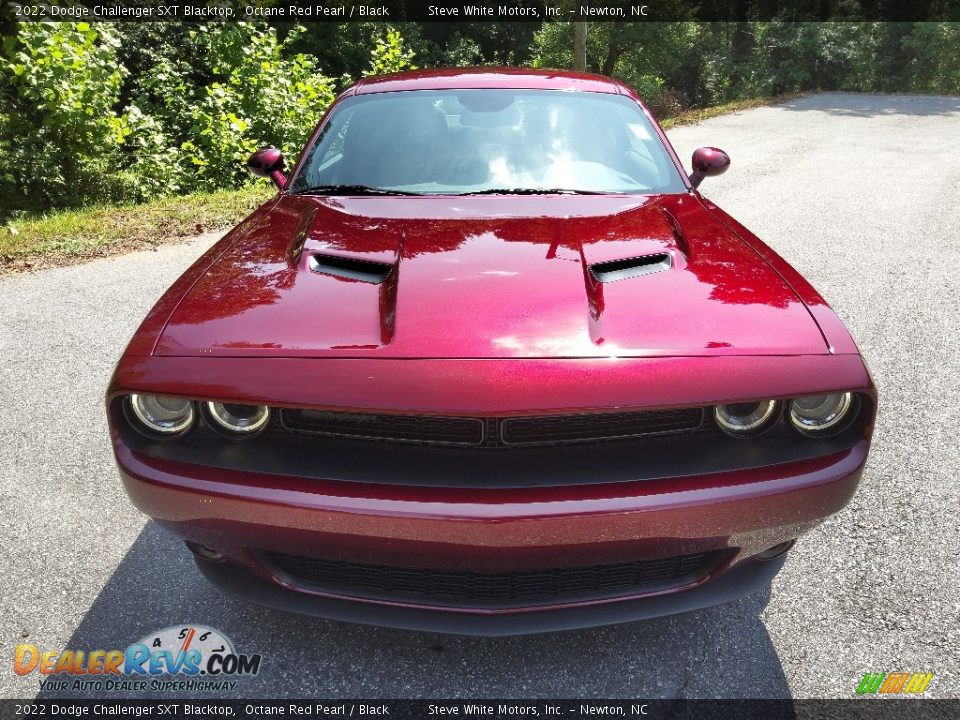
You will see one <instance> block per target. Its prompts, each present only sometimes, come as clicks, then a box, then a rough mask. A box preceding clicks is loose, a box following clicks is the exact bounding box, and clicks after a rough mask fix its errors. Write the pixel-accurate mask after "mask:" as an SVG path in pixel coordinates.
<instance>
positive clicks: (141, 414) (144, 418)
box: [129, 395, 194, 436]
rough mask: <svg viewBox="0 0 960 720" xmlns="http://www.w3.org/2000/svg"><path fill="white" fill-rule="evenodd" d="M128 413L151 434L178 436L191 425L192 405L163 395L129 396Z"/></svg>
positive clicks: (180, 399) (187, 401)
mask: <svg viewBox="0 0 960 720" xmlns="http://www.w3.org/2000/svg"><path fill="white" fill-rule="evenodd" d="M129 403H130V411H131V412H132V413H133V416H134V417H135V418H136V419H137V420H139V421H140V424H141V425H142V426H143V429H145V430H147V431H148V432H150V433H152V434H159V435H167V436H173V435H180V434H182V433H185V432H186V431H187V430H189V429H190V426H191V425H193V418H194V410H193V403H192V402H190V401H189V400H184V399H183V398H176V397H166V396H164V395H131V396H130V398H129Z"/></svg>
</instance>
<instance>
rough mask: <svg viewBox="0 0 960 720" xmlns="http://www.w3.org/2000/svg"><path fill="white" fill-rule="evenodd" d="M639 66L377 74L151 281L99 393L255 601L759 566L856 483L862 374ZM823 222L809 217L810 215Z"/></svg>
mask: <svg viewBox="0 0 960 720" xmlns="http://www.w3.org/2000/svg"><path fill="white" fill-rule="evenodd" d="M729 162H730V161H729V159H728V158H727V156H726V155H725V154H724V153H723V152H722V151H720V150H717V149H715V148H701V149H700V150H697V151H696V153H694V157H693V173H692V174H691V175H689V176H687V174H686V173H685V172H684V171H683V166H682V165H681V163H680V161H679V160H678V158H677V156H676V154H675V153H674V151H673V149H672V148H671V146H670V144H669V142H668V141H667V139H666V136H665V135H664V133H663V130H662V129H661V127H660V126H659V125H658V124H657V122H656V121H655V120H654V119H653V117H652V116H651V115H650V113H649V112H648V110H647V109H646V108H645V107H644V105H643V104H642V102H641V101H640V99H639V98H638V97H637V96H636V94H635V93H634V92H633V91H632V90H631V89H630V88H628V87H625V86H624V85H622V84H620V83H618V82H615V81H613V80H609V79H607V78H603V77H599V76H593V75H584V74H575V73H567V72H553V71H549V72H540V71H531V70H514V71H509V70H496V71H494V70H481V71H464V70H449V71H429V72H412V73H406V74H400V75H391V76H383V77H379V78H371V79H367V80H364V81H362V82H360V83H358V84H356V85H354V86H353V87H351V88H350V89H349V90H347V91H346V92H345V93H344V94H343V95H342V96H341V97H340V98H338V100H337V101H336V102H335V103H334V105H333V106H332V107H331V109H330V110H329V111H328V112H327V114H326V115H325V116H324V117H323V118H322V120H321V121H320V124H319V125H318V126H317V129H316V131H315V132H314V134H313V136H312V137H311V138H310V140H309V141H308V143H307V145H306V148H305V149H304V151H303V152H302V153H301V156H300V158H299V160H298V161H297V163H296V166H295V167H294V168H293V169H292V170H291V171H290V172H289V174H287V173H286V171H285V169H284V164H283V158H282V156H281V154H280V152H279V151H277V150H275V149H266V150H261V151H259V152H257V153H255V154H254V155H253V156H252V157H251V158H250V163H249V166H250V169H251V170H252V171H253V172H254V173H256V174H259V175H263V176H266V177H270V178H272V180H273V181H274V182H275V184H276V185H277V187H278V188H279V192H278V193H277V195H276V196H275V197H274V198H273V199H272V200H270V201H269V202H267V203H266V204H264V205H263V206H262V207H260V208H259V209H257V210H256V211H255V212H254V213H253V214H252V215H250V217H248V218H247V219H246V220H244V221H243V222H242V223H240V225H238V226H237V227H236V228H234V229H233V230H232V231H230V232H229V233H228V234H227V235H226V236H225V237H224V238H223V239H222V240H221V241H220V242H218V243H217V244H216V245H214V246H213V247H212V248H211V249H210V250H209V251H208V252H207V253H206V254H204V255H203V256H202V257H201V258H200V259H199V260H198V261H197V262H196V263H195V264H194V265H193V266H192V267H191V268H190V269H189V270H187V272H186V273H185V274H184V275H183V276H182V277H181V278H180V279H179V280H177V281H176V282H175V283H174V285H173V286H172V287H171V288H170V289H169V290H168V291H167V292H166V294H164V295H163V297H162V298H161V299H160V300H159V302H158V303H157V304H156V306H155V307H154V308H153V309H152V310H151V311H150V313H149V314H148V316H147V318H146V319H145V320H144V322H143V324H142V325H141V327H140V329H139V330H138V331H137V333H136V335H135V336H134V337H133V339H132V340H131V342H130V344H129V346H128V347H127V349H126V351H125V352H124V354H123V357H122V358H121V360H120V362H119V364H118V366H117V369H116V372H115V374H114V377H113V380H112V382H111V385H110V388H109V390H108V395H107V409H108V413H109V418H110V425H111V431H112V438H113V446H114V450H115V453H116V458H117V463H118V465H119V468H120V473H121V476H122V478H123V482H124V484H125V486H126V490H127V492H128V493H129V495H130V497H131V499H132V500H133V502H134V503H135V504H136V506H137V507H138V508H140V509H141V510H142V511H143V512H145V513H146V514H148V515H149V516H151V517H152V518H154V519H155V520H156V521H157V522H158V523H160V524H161V525H163V526H164V527H166V528H169V529H170V530H172V531H173V532H174V533H176V534H177V535H179V536H180V537H182V538H183V539H185V540H186V544H187V546H188V547H189V548H190V550H191V551H192V552H193V554H194V555H195V557H196V560H197V564H198V565H199V567H200V569H201V570H202V572H203V573H204V574H205V575H206V576H207V577H208V578H209V579H210V580H211V581H213V582H214V583H216V584H217V585H219V586H220V587H222V588H224V589H226V590H227V591H230V592H233V593H236V594H238V595H241V596H243V597H246V598H248V599H250V600H252V601H254V602H258V603H262V604H266V605H272V606H276V607H281V608H285V609H288V610H293V611H297V612H302V613H308V614H315V615H320V616H325V617H331V618H338V619H344V620H352V621H358V622H370V623H375V624H382V625H394V626H398V627H407V628H423V629H432V630H440V631H449V632H461V633H475V634H511V633H521V632H535V631H543V630H551V629H559V628H567V627H577V626H588V625H600V624H606V623H614V622H621V621H626V620H631V619H638V618H646V617H654V616H658V615H665V614H669V613H676V612H683V611H687V610H691V609H695V608H699V607H704V606H708V605H712V604H717V603H721V602H725V601H728V600H732V599H735V598H737V597H740V596H742V595H744V594H746V593H750V592H753V591H755V590H758V589H760V588H762V587H764V586H765V585H766V584H767V583H769V581H770V579H771V578H772V577H773V576H774V575H775V574H776V572H777V571H778V570H779V569H780V567H781V566H782V564H783V562H784V557H785V553H786V552H787V551H788V550H789V549H790V547H791V546H792V545H793V543H794V541H795V539H796V538H797V537H798V536H800V535H802V534H803V533H804V532H806V531H808V530H810V529H811V528H812V527H814V526H815V525H817V524H818V523H819V522H821V521H822V520H823V519H824V518H825V517H827V516H828V515H830V514H831V513H834V512H836V511H837V510H839V509H840V508H841V507H843V505H844V504H845V503H846V502H847V501H848V499H849V498H850V496H851V495H852V493H853V492H854V490H855V488H856V486H857V482H858V480H859V478H860V475H861V473H862V471H863V467H864V463H865V461H866V458H867V452H868V449H869V444H870V435H871V431H872V428H873V420H874V416H875V409H876V393H875V390H874V387H873V383H872V381H871V378H870V375H869V373H868V371H867V369H866V367H865V365H864V362H863V359H862V358H861V356H860V353H859V351H858V350H857V347H856V345H855V344H854V342H853V340H852V339H851V337H850V335H849V333H848V332H847V330H846V329H845V328H844V326H843V324H842V323H841V322H840V320H839V319H838V318H837V316H836V315H835V314H834V313H833V311H832V310H831V309H830V308H829V307H828V305H827V304H826V302H824V300H823V298H821V297H820V295H818V294H817V292H816V291H815V290H814V289H813V288H812V287H811V286H810V284H809V283H807V282H806V281H805V280H804V279H803V278H802V277H801V276H800V275H799V274H798V273H797V272H796V271H795V270H794V269H793V268H791V267H790V266H789V265H788V264H787V263H786V262H785V261H784V260H783V259H781V258H780V257H779V256H777V254H776V253H774V252H773V251H772V250H771V249H770V248H769V247H767V246H766V245H765V244H764V243H762V242H761V241H760V240H759V239H757V238H756V237H755V236H754V235H752V234H751V233H750V232H749V231H748V230H747V229H746V228H744V227H743V226H742V225H740V224H739V223H738V222H737V221H736V220H734V219H733V218H731V217H730V216H729V215H727V214H726V213H724V212H723V211H722V210H721V209H720V208H718V207H717V206H716V205H714V204H713V203H711V202H710V201H709V200H707V199H705V198H704V197H702V196H701V195H700V194H699V193H698V192H697V189H696V188H697V186H698V185H699V183H700V182H701V181H702V180H703V179H704V177H706V176H710V175H716V174H719V173H721V172H723V171H724V170H726V168H727V166H728V164H729ZM811 240H812V241H813V239H811Z"/></svg>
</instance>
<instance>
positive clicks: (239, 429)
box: [127, 395, 270, 438]
mask: <svg viewBox="0 0 960 720" xmlns="http://www.w3.org/2000/svg"><path fill="white" fill-rule="evenodd" d="M127 407H128V408H129V411H130V412H129V415H130V419H131V424H133V425H134V427H136V428H137V429H138V430H140V431H141V432H143V433H145V434H147V435H149V436H151V437H177V436H179V435H183V434H185V433H187V432H189V431H190V429H191V428H192V427H193V426H194V424H195V423H196V421H197V416H198V415H203V418H204V420H205V421H206V423H207V425H209V426H210V427H211V428H213V429H214V430H215V431H216V432H218V433H220V434H221V435H225V436H227V437H231V438H240V437H252V436H254V435H256V434H257V433H259V432H260V431H261V430H263V429H264V428H265V427H266V426H267V424H268V423H269V422H270V408H268V407H267V406H266V405H245V404H242V403H222V402H200V403H194V402H192V401H190V400H184V399H183V398H177V397H167V396H164V395H130V396H129V397H128V398H127Z"/></svg>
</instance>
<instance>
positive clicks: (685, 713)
mask: <svg viewBox="0 0 960 720" xmlns="http://www.w3.org/2000/svg"><path fill="white" fill-rule="evenodd" d="M38 717H40V718H158V717H163V718H193V719H194V720H201V719H202V720H210V719H211V718H231V719H239V720H247V719H248V718H278V717H279V718H290V717H300V718H356V719H358V720H372V719H374V718H404V719H406V718H416V719H417V720H430V719H431V718H436V719H438V720H448V719H450V718H453V719H454V720H462V719H463V718H474V719H476V718H480V719H488V720H504V719H507V720H518V719H519V718H527V719H529V718H537V719H538V720H540V719H543V718H547V720H550V719H551V718H565V719H567V720H584V719H586V718H590V719H591V720H593V719H595V718H598V717H619V718H635V719H636V720H644V719H646V718H649V719H650V720H657V719H658V718H664V719H665V718H670V719H671V720H708V719H709V720H734V719H735V720H805V719H807V718H810V719H811V720H812V719H813V718H823V719H826V718H843V720H874V719H881V720H935V719H940V718H942V719H943V720H947V719H948V718H949V719H950V720H955V718H957V717H960V699H953V700H921V699H918V698H910V699H899V698H898V699H893V698H889V699H880V698H863V699H851V700H643V699H636V700H602V699H599V700H598V699H589V700H488V699H478V700H357V699H349V700H344V699H332V700H256V699H248V700H230V701H224V700H205V699H202V698H197V699H191V700H186V699H183V698H179V697H170V698H169V699H159V700H109V699H105V700H70V699H64V700H2V701H0V719H2V720H8V719H13V718H38Z"/></svg>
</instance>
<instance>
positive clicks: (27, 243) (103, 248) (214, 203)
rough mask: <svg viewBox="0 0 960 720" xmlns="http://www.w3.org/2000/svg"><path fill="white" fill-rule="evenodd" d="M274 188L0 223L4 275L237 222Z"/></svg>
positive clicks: (151, 245) (0, 260)
mask: <svg viewBox="0 0 960 720" xmlns="http://www.w3.org/2000/svg"><path fill="white" fill-rule="evenodd" d="M274 192H275V191H274V190H273V189H272V187H270V186H268V185H256V186H253V187H248V188H243V189H241V190H221V191H218V192H212V193H197V194H194V195H184V196H181V197H170V198H164V199H162V200H155V201H153V202H149V203H144V204H142V205H122V206H117V207H92V208H84V209H81V210H62V211H55V212H50V213H48V214H45V215H32V216H21V217H17V218H11V219H8V220H7V221H6V222H5V224H3V225H0V274H8V273H11V272H20V271H24V270H32V269H39V268H43V267H47V266H50V265H62V264H73V263H77V262H82V261H85V260H90V259H92V258H98V257H106V256H108V255H117V254H120V253H124V252H129V251H131V250H142V249H147V248H154V247H156V246H158V245H163V244H166V243H170V242H177V241H179V240H182V239H183V238H188V237H193V236H194V235H199V234H201V233H204V232H213V231H216V230H220V229H223V228H228V227H230V226H231V225H235V224H236V223H238V222H239V221H240V220H242V219H243V218H244V217H246V216H247V215H249V214H250V212H251V211H252V210H253V209H254V208H256V207H257V206H258V205H260V204H261V203H263V202H264V201H266V200H268V199H269V198H270V197H271V196H272V195H273V194H274Z"/></svg>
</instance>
